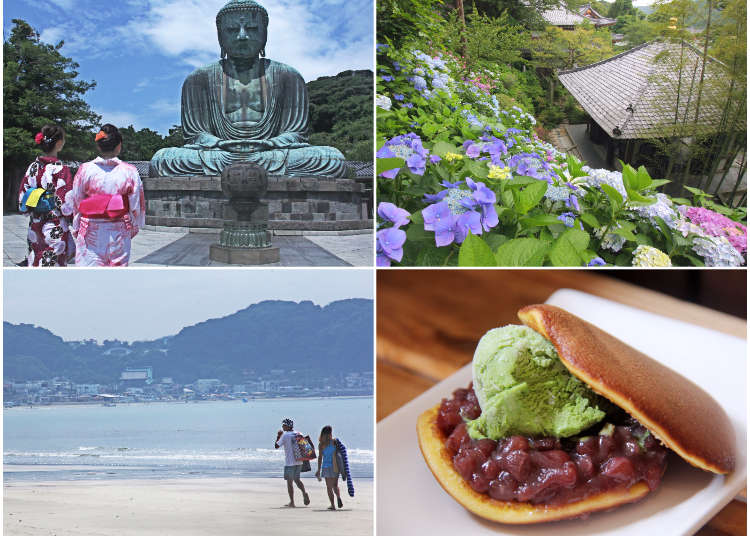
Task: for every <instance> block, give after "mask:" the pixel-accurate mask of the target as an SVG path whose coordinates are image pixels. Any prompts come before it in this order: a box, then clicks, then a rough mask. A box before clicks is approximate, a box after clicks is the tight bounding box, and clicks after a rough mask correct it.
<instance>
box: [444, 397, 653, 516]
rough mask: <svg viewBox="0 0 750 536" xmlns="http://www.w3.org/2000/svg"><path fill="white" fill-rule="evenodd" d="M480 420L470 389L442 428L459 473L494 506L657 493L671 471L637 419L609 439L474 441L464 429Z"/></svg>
mask: <svg viewBox="0 0 750 536" xmlns="http://www.w3.org/2000/svg"><path fill="white" fill-rule="evenodd" d="M481 412H482V411H481V408H480V407H479V402H478V401H477V397H476V395H475V393H474V389H473V387H472V385H471V384H470V385H469V388H468V389H457V390H456V391H454V392H453V398H451V399H443V402H442V404H441V405H440V411H439V412H438V417H437V425H438V427H439V428H440V430H441V431H442V432H443V434H444V441H445V446H446V448H447V449H448V451H449V452H450V453H451V455H452V456H453V466H454V467H455V469H456V471H458V473H459V474H460V475H461V476H462V477H463V478H464V480H466V481H467V482H468V483H469V485H470V486H471V487H472V488H473V489H474V490H476V491H478V492H479V493H486V494H488V495H489V496H490V497H492V498H493V499H497V500H500V501H519V502H530V503H533V504H545V505H550V506H558V505H565V504H569V503H572V502H576V501H580V500H582V499H585V498H586V497H588V496H590V495H593V494H597V493H600V492H602V491H607V490H611V489H614V488H624V489H628V488H630V487H631V486H633V485H634V484H636V483H637V482H641V481H643V482H645V483H646V484H647V485H648V487H649V489H650V490H654V489H656V488H657V487H658V486H659V482H661V477H662V475H663V474H664V469H665V468H666V457H667V449H665V448H664V447H663V446H661V445H660V444H659V443H658V441H657V440H656V439H654V437H653V436H652V435H651V434H649V433H647V431H646V429H645V428H644V427H643V426H641V425H640V424H639V423H638V422H637V421H636V420H634V419H632V418H626V419H624V420H623V423H624V424H619V425H617V426H614V430H613V431H612V433H611V434H610V435H599V434H598V431H594V432H593V434H595V435H590V436H585V435H583V436H582V437H580V438H568V439H562V440H561V439H558V438H555V437H543V438H532V437H524V436H517V435H515V436H511V437H508V438H505V439H501V440H499V441H495V440H492V439H479V440H475V439H472V438H471V437H469V435H468V433H467V431H466V424H465V421H466V420H471V419H476V418H477V417H479V415H480V414H481Z"/></svg>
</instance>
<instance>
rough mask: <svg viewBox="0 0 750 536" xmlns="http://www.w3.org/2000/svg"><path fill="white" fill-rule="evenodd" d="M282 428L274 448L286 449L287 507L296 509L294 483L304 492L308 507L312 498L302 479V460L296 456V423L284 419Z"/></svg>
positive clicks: (303, 497)
mask: <svg viewBox="0 0 750 536" xmlns="http://www.w3.org/2000/svg"><path fill="white" fill-rule="evenodd" d="M281 428H282V429H281V430H279V433H278V434H276V443H274V447H275V448H279V447H282V446H283V447H284V456H285V460H284V480H286V489H287V491H288V492H289V504H287V505H286V506H288V507H290V508H294V486H293V485H292V483H294V484H297V487H298V488H299V489H300V491H302V499H303V501H304V503H305V505H308V504H310V496H309V495H308V494H307V492H306V491H305V485H304V484H303V483H302V480H301V479H300V474H301V470H302V460H297V458H296V456H295V455H294V441H295V438H296V437H297V432H296V431H295V430H294V422H293V421H292V419H284V420H283V421H281Z"/></svg>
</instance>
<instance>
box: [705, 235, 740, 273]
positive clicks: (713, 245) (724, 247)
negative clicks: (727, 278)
mask: <svg viewBox="0 0 750 536" xmlns="http://www.w3.org/2000/svg"><path fill="white" fill-rule="evenodd" d="M693 251H695V252H696V253H697V254H698V255H700V256H701V257H702V258H703V262H705V263H706V266H742V265H743V264H745V259H744V257H743V256H742V255H740V253H739V252H738V251H737V250H736V249H735V248H734V246H733V245H732V244H731V243H730V242H729V240H727V239H726V237H725V236H707V235H704V236H699V237H696V238H695V239H693Z"/></svg>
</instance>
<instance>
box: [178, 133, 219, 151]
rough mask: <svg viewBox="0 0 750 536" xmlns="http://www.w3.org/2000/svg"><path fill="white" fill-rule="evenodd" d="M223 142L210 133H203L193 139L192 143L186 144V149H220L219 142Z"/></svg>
mask: <svg viewBox="0 0 750 536" xmlns="http://www.w3.org/2000/svg"><path fill="white" fill-rule="evenodd" d="M221 141H222V140H221V138H217V137H216V136H214V135H212V134H209V133H208V132H201V133H200V134H198V135H197V136H196V137H195V138H194V139H193V141H192V143H188V144H186V145H185V148H186V149H197V150H201V149H216V148H218V147H219V142H221Z"/></svg>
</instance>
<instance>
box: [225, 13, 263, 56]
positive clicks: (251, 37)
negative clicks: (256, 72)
mask: <svg viewBox="0 0 750 536" xmlns="http://www.w3.org/2000/svg"><path fill="white" fill-rule="evenodd" d="M218 30H219V44H220V45H221V48H222V49H223V50H224V52H226V53H227V55H228V56H229V57H230V58H239V59H250V58H257V57H258V55H259V54H260V51H261V50H263V49H264V48H265V46H266V38H267V28H266V26H265V24H264V21H263V17H262V16H261V13H260V12H259V11H257V10H247V11H241V12H233V13H227V14H226V15H224V16H222V17H221V18H220V19H219V21H218Z"/></svg>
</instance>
